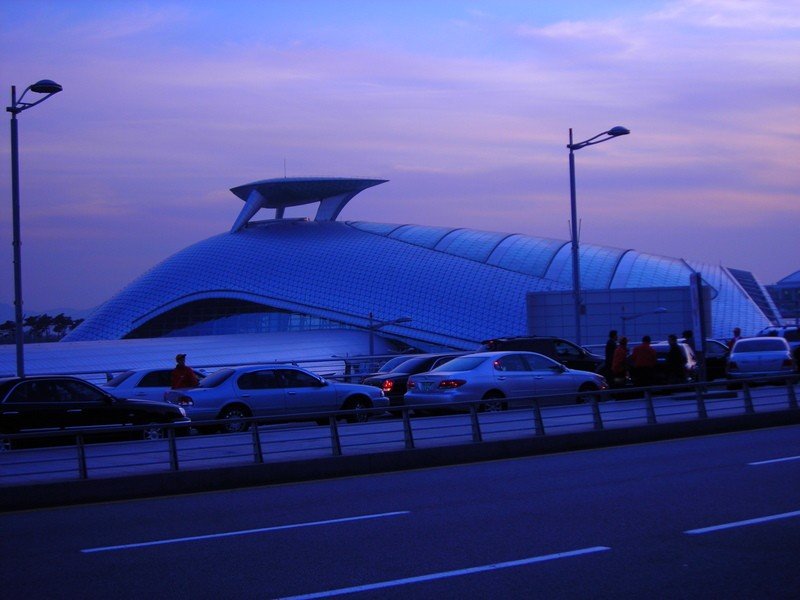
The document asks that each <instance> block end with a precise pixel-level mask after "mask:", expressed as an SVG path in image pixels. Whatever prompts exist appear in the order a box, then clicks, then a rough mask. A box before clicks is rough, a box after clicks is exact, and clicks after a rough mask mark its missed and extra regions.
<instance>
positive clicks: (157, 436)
mask: <svg viewBox="0 0 800 600" xmlns="http://www.w3.org/2000/svg"><path fill="white" fill-rule="evenodd" d="M165 437H166V436H165V432H164V428H163V427H161V425H158V424H157V423H148V425H147V427H145V428H144V429H143V430H142V439H145V440H161V439H164V438H165Z"/></svg>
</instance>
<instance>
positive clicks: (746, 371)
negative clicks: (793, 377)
mask: <svg viewBox="0 0 800 600" xmlns="http://www.w3.org/2000/svg"><path fill="white" fill-rule="evenodd" d="M794 369H795V365H794V360H793V359H792V352H791V349H790V348H789V342H787V341H786V339H785V338H782V337H777V336H776V337H773V336H761V337H751V338H742V339H740V340H737V341H736V343H735V344H734V345H733V348H731V353H730V355H729V356H728V368H727V371H728V377H729V378H731V379H745V378H747V377H774V376H776V375H790V374H792V373H793V372H794Z"/></svg>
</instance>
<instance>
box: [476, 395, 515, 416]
mask: <svg viewBox="0 0 800 600" xmlns="http://www.w3.org/2000/svg"><path fill="white" fill-rule="evenodd" d="M483 400H484V401H483V403H482V404H481V405H480V411H481V412H500V411H503V410H506V408H508V405H507V404H506V403H505V401H504V399H503V396H502V395H501V394H498V393H497V392H492V393H489V394H487V395H486V396H484V398H483Z"/></svg>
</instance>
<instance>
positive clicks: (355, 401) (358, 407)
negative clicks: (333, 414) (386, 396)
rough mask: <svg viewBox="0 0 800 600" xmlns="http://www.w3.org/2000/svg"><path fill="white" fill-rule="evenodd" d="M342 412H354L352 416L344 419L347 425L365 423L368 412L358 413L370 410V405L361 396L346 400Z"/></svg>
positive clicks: (368, 415)
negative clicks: (366, 409)
mask: <svg viewBox="0 0 800 600" xmlns="http://www.w3.org/2000/svg"><path fill="white" fill-rule="evenodd" d="M342 408H343V409H344V410H354V411H356V412H355V413H354V414H349V415H347V416H346V417H345V418H346V420H347V422H348V423H366V422H367V421H369V417H370V414H369V413H368V412H358V411H362V410H364V409H365V408H372V403H371V402H370V401H369V400H367V399H366V398H364V397H363V396H356V397H355V398H348V399H347V400H346V401H345V403H344V406H343V407H342Z"/></svg>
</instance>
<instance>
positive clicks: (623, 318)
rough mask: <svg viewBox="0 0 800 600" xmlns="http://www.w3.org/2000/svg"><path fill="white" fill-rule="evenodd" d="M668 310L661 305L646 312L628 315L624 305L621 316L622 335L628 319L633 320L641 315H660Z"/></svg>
mask: <svg viewBox="0 0 800 600" xmlns="http://www.w3.org/2000/svg"><path fill="white" fill-rule="evenodd" d="M665 312H667V309H666V308H664V307H663V306H659V307H658V308H656V309H655V310H647V311H645V312H640V313H636V314H633V315H626V314H625V307H624V306H623V307H622V315H621V316H620V318H619V319H620V321H622V335H625V323H627V322H628V321H633V320H634V319H638V318H639V317H644V316H646V315H660V314H662V313H665Z"/></svg>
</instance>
